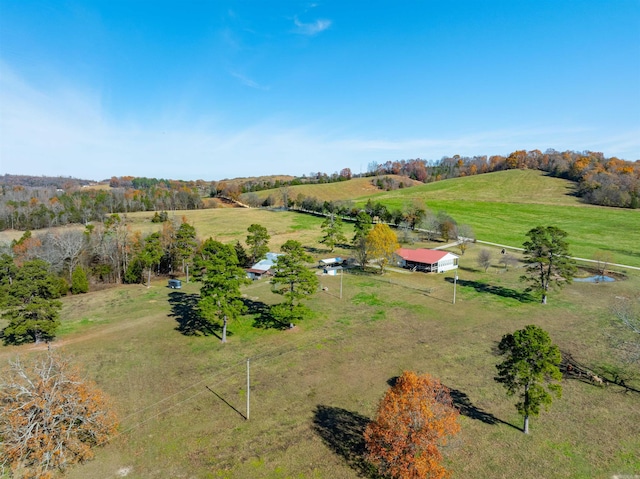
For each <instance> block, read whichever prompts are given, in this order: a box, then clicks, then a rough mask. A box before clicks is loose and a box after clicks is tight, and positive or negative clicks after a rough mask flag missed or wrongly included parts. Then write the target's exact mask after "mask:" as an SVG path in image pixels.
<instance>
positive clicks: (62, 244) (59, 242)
mask: <svg viewBox="0 0 640 479" xmlns="http://www.w3.org/2000/svg"><path fill="white" fill-rule="evenodd" d="M54 244H55V246H56V248H57V249H58V251H59V252H60V256H61V258H62V261H63V262H64V264H65V266H66V269H67V272H68V273H69V281H71V276H72V275H73V270H74V269H75V267H76V266H78V263H79V262H80V256H81V255H82V253H83V251H84V247H85V239H84V234H83V233H82V232H81V231H63V232H62V233H60V234H58V235H56V236H54Z"/></svg>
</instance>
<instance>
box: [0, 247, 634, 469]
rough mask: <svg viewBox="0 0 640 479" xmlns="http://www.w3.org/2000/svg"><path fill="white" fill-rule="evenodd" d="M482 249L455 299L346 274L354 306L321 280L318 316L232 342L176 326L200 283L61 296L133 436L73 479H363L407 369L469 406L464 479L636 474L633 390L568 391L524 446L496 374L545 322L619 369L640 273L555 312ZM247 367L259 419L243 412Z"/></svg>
mask: <svg viewBox="0 0 640 479" xmlns="http://www.w3.org/2000/svg"><path fill="white" fill-rule="evenodd" d="M479 249H480V248H478V247H474V248H471V249H470V250H469V251H468V253H467V254H466V255H465V256H464V257H463V259H462V261H461V266H462V269H461V270H460V271H459V275H460V280H459V282H458V291H457V293H458V294H457V302H456V305H455V306H454V305H452V304H451V299H452V288H453V286H452V283H451V279H452V278H451V277H450V276H449V275H425V274H421V273H414V274H406V273H405V272H394V271H392V272H389V273H387V274H385V275H384V276H378V275H368V274H347V275H345V276H344V277H343V278H342V280H343V298H342V299H340V298H339V291H340V278H339V277H328V276H324V277H322V278H321V283H322V285H323V286H325V287H326V288H328V289H327V291H325V292H322V293H319V294H318V295H317V296H316V297H314V298H313V299H312V301H311V302H310V306H311V307H312V309H313V310H314V312H315V313H314V315H313V317H311V318H309V319H308V320H305V321H304V322H303V323H301V324H300V325H299V326H298V327H297V328H295V329H294V330H287V331H274V330H269V329H260V328H256V327H254V321H255V319H256V316H255V315H247V316H245V317H243V318H242V319H241V320H240V321H238V322H237V323H235V324H232V325H231V326H230V331H231V333H232V335H231V336H230V338H229V339H230V342H229V343H228V344H226V345H221V344H220V342H219V341H218V340H217V338H215V337H197V336H183V335H182V334H180V333H179V332H178V331H176V329H175V328H176V326H177V324H178V323H177V319H178V317H176V314H178V315H179V314H184V312H185V311H184V310H179V308H177V307H176V304H187V302H186V301H182V300H181V301H177V300H176V299H175V298H177V297H180V298H182V299H187V298H188V297H190V296H192V295H195V294H196V293H197V291H198V289H197V285H195V284H189V285H185V287H184V288H183V289H182V290H181V291H179V292H177V291H173V290H169V289H167V288H165V287H164V282H158V283H154V284H153V286H152V287H151V288H150V289H147V288H145V287H142V286H127V287H122V288H114V289H111V290H106V291H102V292H97V293H90V294H89V295H84V296H78V297H73V298H66V299H65V306H64V310H63V318H64V324H65V328H67V329H66V331H67V332H66V333H65V334H63V335H62V337H61V338H60V340H61V342H62V343H63V346H61V347H62V349H63V350H64V351H65V352H67V353H70V354H73V355H74V356H75V357H76V359H77V360H78V361H79V362H81V363H82V364H83V365H84V366H85V367H86V370H87V373H88V374H89V375H90V376H91V377H93V378H94V379H96V380H97V381H98V383H99V384H100V386H101V387H103V388H104V389H105V390H106V391H107V392H108V393H109V394H110V395H111V396H112V398H113V399H114V401H115V407H116V409H117V410H118V412H119V414H120V417H121V418H122V426H121V435H120V436H119V437H118V438H116V439H115V440H114V441H113V442H112V443H110V444H109V445H107V446H106V447H105V448H103V449H101V450H99V451H98V454H97V457H96V459H95V460H94V461H91V462H89V463H87V464H86V465H83V466H81V467H78V468H75V469H73V470H72V471H70V473H69V474H68V477H69V478H70V479H75V478H103V477H117V476H116V474H117V471H118V470H120V469H122V468H125V467H130V468H131V473H130V476H129V477H136V478H165V477H176V478H181V477H183V478H190V477H198V478H298V477H299V478H356V477H360V476H359V473H358V470H357V462H358V455H359V454H360V452H359V449H358V447H359V446H358V445H359V444H360V443H359V439H358V435H357V432H358V431H361V430H362V428H363V426H364V424H365V423H366V421H367V418H369V417H371V416H372V415H373V413H374V411H375V408H376V405H377V402H378V400H379V399H380V397H381V396H382V394H383V393H384V391H385V390H386V388H387V387H388V384H387V381H388V380H389V379H390V378H392V377H394V376H397V375H398V374H399V373H400V372H401V371H402V370H404V369H413V370H416V371H420V372H429V373H431V374H434V375H436V376H438V377H439V378H440V379H441V380H442V381H443V382H444V383H445V384H447V385H448V386H449V387H451V388H452V389H453V390H454V393H455V394H456V395H457V397H458V399H459V401H460V404H464V410H465V412H466V414H467V415H465V416H463V417H462V418H461V422H462V433H461V435H460V436H459V437H458V439H457V440H456V441H455V442H454V444H453V445H452V446H451V447H450V448H448V449H447V453H446V454H447V460H448V462H449V464H450V466H451V468H452V469H453V470H454V471H455V477H473V478H480V479H482V478H511V477H514V475H517V476H518V477H527V476H531V477H549V478H550V477H553V478H556V477H571V478H577V477H610V476H611V475H613V474H616V473H618V474H623V473H626V474H631V473H633V472H637V471H638V469H639V468H640V463H639V462H638V459H637V454H636V453H637V451H638V450H640V429H639V426H638V424H640V408H638V401H639V396H638V395H637V394H634V393H627V394H624V393H623V392H622V391H621V389H620V388H618V387H613V386H612V387H609V388H599V387H596V386H593V385H591V384H587V383H584V382H580V381H577V380H566V381H564V396H563V398H562V399H561V400H559V401H557V402H556V403H555V404H554V405H553V406H552V408H551V409H550V410H549V412H547V413H545V414H543V415H542V416H540V417H539V418H534V419H533V420H532V423H531V428H532V434H531V435H530V436H528V437H526V436H524V434H522V433H521V432H520V431H519V430H518V429H517V428H519V427H521V419H520V418H519V417H518V415H517V413H516V411H515V408H514V406H513V403H514V401H513V400H511V399H509V398H507V397H506V395H505V394H504V391H503V389H502V388H501V387H500V386H499V385H498V384H496V383H495V382H494V381H493V379H492V378H493V376H494V374H495V368H494V365H495V363H496V362H497V358H496V357H494V356H493V355H492V352H491V349H492V347H493V346H494V345H495V344H496V342H497V341H499V340H500V338H501V336H502V335H503V334H505V333H507V332H512V331H514V330H515V329H517V328H521V327H523V326H524V325H526V324H530V323H533V324H538V325H540V326H541V327H543V328H545V329H546V330H548V331H549V332H550V334H551V337H552V338H553V339H554V341H555V342H557V343H558V344H559V346H560V347H561V349H562V350H563V351H568V352H571V353H572V354H573V355H574V357H575V358H576V359H577V360H579V361H580V362H582V363H585V364H588V365H590V366H591V367H593V368H597V367H598V365H599V364H600V363H601V362H602V361H606V360H608V361H611V350H610V349H609V347H608V345H607V341H606V336H605V333H604V331H605V330H606V327H607V326H606V325H607V324H608V308H609V306H610V304H611V302H612V301H613V300H614V299H615V297H616V296H620V295H629V294H631V293H632V292H633V291H637V290H639V289H640V278H639V277H638V276H630V277H629V278H628V279H627V280H626V281H622V282H618V283H612V284H598V285H595V284H574V285H571V286H569V287H567V288H566V289H564V290H562V291H561V292H559V293H554V294H552V295H551V296H550V300H549V301H550V304H548V305H547V306H546V307H543V306H542V305H539V304H537V303H535V302H531V301H528V300H526V299H524V298H522V297H521V296H519V292H520V291H521V290H522V284H521V283H520V282H519V281H518V279H517V278H518V276H519V274H520V271H518V270H517V269H514V270H510V271H507V272H503V271H502V270H501V269H500V268H499V267H497V265H496V266H493V267H492V268H490V270H489V272H487V273H484V272H480V271H478V270H477V268H476V266H475V255H476V254H477V252H478V251H479ZM495 257H496V258H497V257H498V254H497V253H496V254H495ZM245 294H246V295H247V297H248V299H251V300H252V301H255V302H256V303H260V302H265V303H271V302H274V301H277V300H278V298H276V297H275V295H273V294H272V293H271V292H270V291H269V285H268V284H267V283H266V282H255V283H253V284H251V285H249V286H248V287H247V288H246V290H245ZM171 295H174V296H171ZM176 295H177V296H176ZM172 298H173V299H172ZM87 318H90V319H92V321H91V322H87V321H86V320H87ZM101 321H102V322H101ZM10 351H11V354H15V352H17V351H23V352H27V351H29V347H23V348H12V349H10ZM7 354H8V350H6V349H5V350H3V353H2V355H3V356H5V357H6V356H7ZM247 357H251V358H252V362H251V371H252V405H251V420H250V421H245V420H244V419H243V418H242V417H241V415H240V413H244V412H245V410H244V408H245V401H246V383H245V381H246V379H245V365H246V358H247ZM206 387H208V388H210V389H207V388H206ZM211 391H214V392H215V394H214V393H213V392H211ZM220 398H222V399H224V401H226V402H227V403H228V405H227V404H225V402H223V401H222V400H221V399H220ZM231 406H232V407H233V408H235V409H236V410H237V411H235V410H234V409H233V408H232V407H231ZM514 471H517V472H514Z"/></svg>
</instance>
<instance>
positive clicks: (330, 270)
mask: <svg viewBox="0 0 640 479" xmlns="http://www.w3.org/2000/svg"><path fill="white" fill-rule="evenodd" d="M338 271H342V266H325V267H324V268H323V269H322V274H326V275H329V276H336V275H337V274H338Z"/></svg>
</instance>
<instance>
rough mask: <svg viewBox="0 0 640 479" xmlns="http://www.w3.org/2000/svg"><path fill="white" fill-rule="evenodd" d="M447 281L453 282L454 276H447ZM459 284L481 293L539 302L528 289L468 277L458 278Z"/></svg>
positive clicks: (526, 301) (522, 301)
mask: <svg viewBox="0 0 640 479" xmlns="http://www.w3.org/2000/svg"><path fill="white" fill-rule="evenodd" d="M445 281H447V282H449V283H453V278H445ZM458 284H459V285H460V286H465V287H470V288H473V289H475V290H476V291H477V292H479V293H489V294H495V295H496V296H502V297H503V298H512V299H515V300H517V301H520V302H521V303H533V302H537V300H536V298H534V297H533V296H532V295H531V294H529V293H528V292H526V291H517V290H515V289H511V288H503V287H502V286H494V285H491V284H486V283H482V282H480V281H470V280H467V279H458Z"/></svg>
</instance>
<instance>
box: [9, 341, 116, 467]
mask: <svg viewBox="0 0 640 479" xmlns="http://www.w3.org/2000/svg"><path fill="white" fill-rule="evenodd" d="M117 425H118V422H117V419H116V416H115V414H114V413H113V412H112V411H111V410H110V409H109V407H108V401H107V398H106V397H105V395H104V394H103V393H102V391H100V390H99V389H98V388H97V387H96V385H95V384H93V383H92V382H89V381H85V380H83V379H82V378H81V377H80V374H79V372H78V370H77V368H75V367H73V366H71V365H70V363H69V361H68V360H67V359H65V358H63V357H60V356H58V355H56V354H54V353H52V352H48V353H47V355H46V356H45V357H43V358H40V359H36V360H34V361H32V362H22V361H21V360H20V358H19V357H18V358H17V359H15V360H14V361H10V363H9V367H8V368H7V370H4V371H1V374H0V473H1V472H2V471H3V470H6V469H8V470H9V471H10V476H11V477H16V478H25V479H26V478H43V479H48V478H51V477H53V474H54V473H55V471H56V470H59V471H64V470H65V469H66V468H67V467H68V466H70V465H72V464H75V463H78V462H83V461H85V460H87V459H90V458H91V457H92V456H93V451H92V448H93V447H94V446H97V445H101V444H103V443H104V442H105V441H107V440H108V439H109V438H110V437H111V436H112V435H113V434H114V433H115V432H116V428H117Z"/></svg>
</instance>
